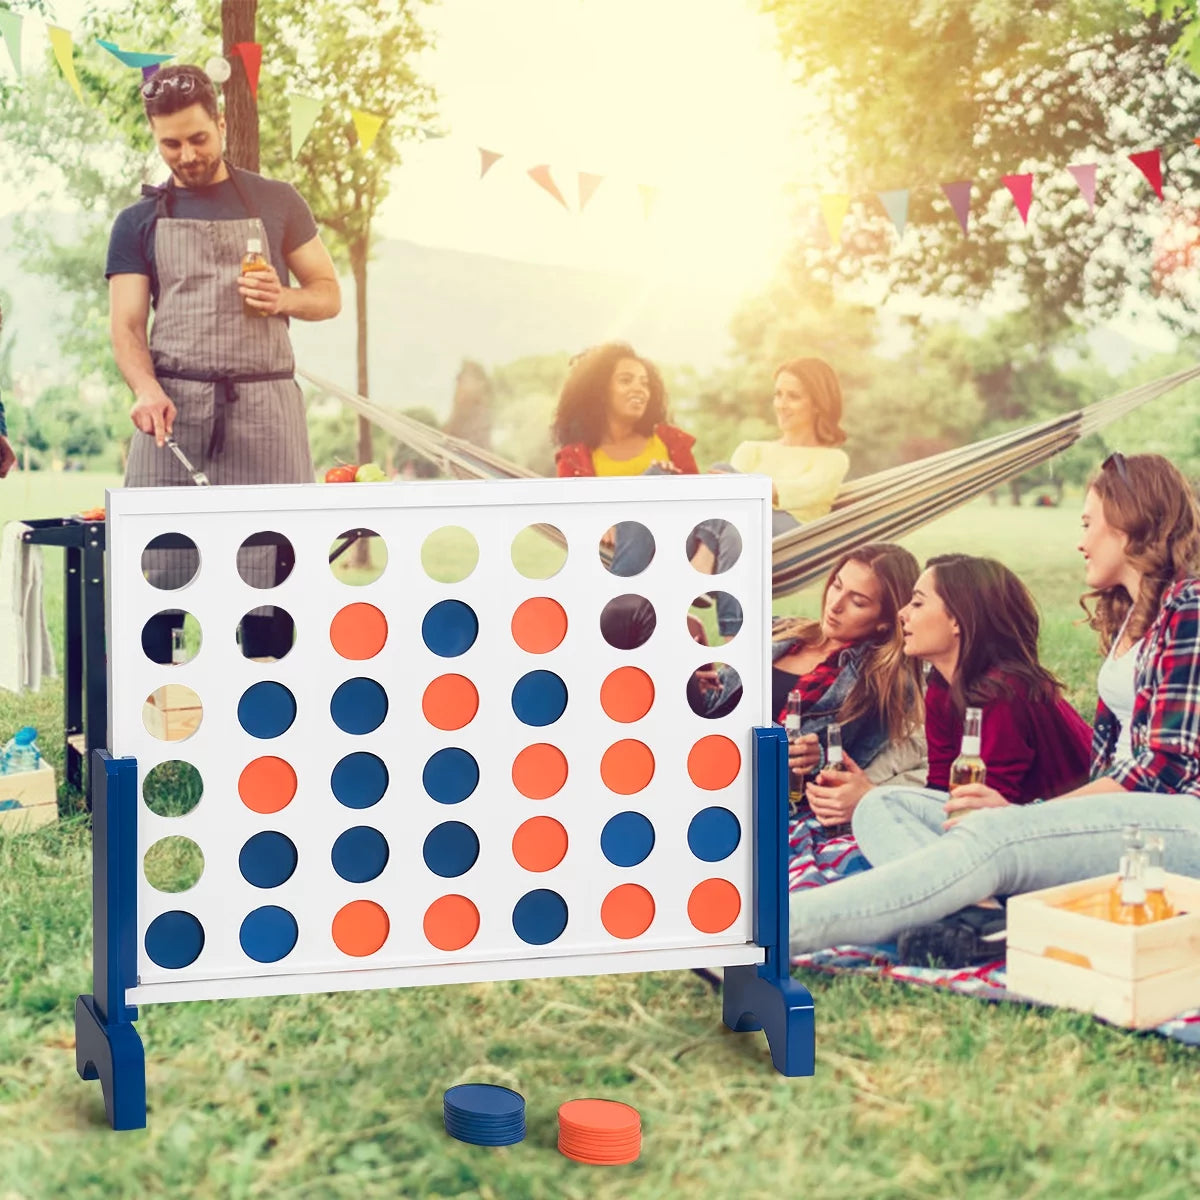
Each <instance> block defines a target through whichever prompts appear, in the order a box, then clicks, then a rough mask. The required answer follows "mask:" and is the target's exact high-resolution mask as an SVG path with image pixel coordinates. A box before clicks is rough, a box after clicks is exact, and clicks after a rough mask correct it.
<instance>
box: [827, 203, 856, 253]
mask: <svg viewBox="0 0 1200 1200" xmlns="http://www.w3.org/2000/svg"><path fill="white" fill-rule="evenodd" d="M849 210H850V197H849V196H848V195H847V194H846V193H845V192H834V193H832V194H831V195H828V196H822V197H821V216H822V217H824V218H825V228H826V229H827V230H828V231H829V240H830V242H831V243H832V245H833V248H834V249H835V250H836V249H837V248H838V247H839V246H840V245H841V244H842V222H843V221H845V219H846V213H847V212H848V211H849Z"/></svg>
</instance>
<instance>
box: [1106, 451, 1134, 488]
mask: <svg viewBox="0 0 1200 1200" xmlns="http://www.w3.org/2000/svg"><path fill="white" fill-rule="evenodd" d="M1109 467H1112V469H1113V470H1114V471H1116V473H1117V478H1118V479H1119V480H1120V481H1121V482H1122V483H1123V484H1124V485H1125V486H1126V487H1130V486H1131V485H1130V483H1129V468H1128V467H1127V466H1126V465H1125V455H1123V454H1122V453H1121V452H1120V450H1114V451H1113V452H1112V453H1111V454H1110V455H1109V456H1108V457H1107V458H1106V459H1105V460H1104V461H1103V462H1102V463H1101V464H1100V470H1102V471H1107V470H1108V468H1109Z"/></svg>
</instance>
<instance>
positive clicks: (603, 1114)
mask: <svg viewBox="0 0 1200 1200" xmlns="http://www.w3.org/2000/svg"><path fill="white" fill-rule="evenodd" d="M558 1148H559V1150H560V1151H561V1152H562V1153H563V1154H565V1155H566V1156H567V1158H572V1159H574V1160H575V1161H576V1162H581V1163H593V1164H595V1165H596V1166H606V1165H615V1164H617V1163H631V1162H636V1161H637V1157H638V1155H639V1154H641V1152H642V1118H641V1115H640V1114H639V1113H638V1110H637V1109H636V1108H630V1107H629V1105H628V1104H620V1103H618V1102H617V1101H616V1100H568V1101H567V1102H566V1104H564V1105H562V1106H561V1107H560V1108H559V1110H558Z"/></svg>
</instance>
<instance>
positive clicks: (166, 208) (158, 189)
mask: <svg viewBox="0 0 1200 1200" xmlns="http://www.w3.org/2000/svg"><path fill="white" fill-rule="evenodd" d="M225 170H226V171H227V172H228V174H229V182H230V183H232V184H233V190H234V191H235V192H237V197H238V199H239V200H240V201H241V202H242V207H243V208H244V209H245V210H246V216H248V217H250V218H252V219H254V220H260V219H261V218H260V215H259V211H258V207H257V206H256V205H255V204H254V202H253V201H252V200H251V199H250V197H249V195H248V194H247V193H246V191H245V189H244V188H243V187H242V185H241V184H240V183H238V178H237V168H236V167H235V166H234V165H233V164H232V163H231V162H230V161H229V160H228V159H225ZM175 191H176V188H175V176H174V175H171V176H169V177H168V178H167V182H166V183H164V184H160V185H155V184H153V183H143V184H142V196H143V197H145V198H153V200H154V220H153V221H152V222H151V225H152V226H153V225H154V224H155V223H157V222H158V221H162V220H166V219H169V218H171V217H173V216H174V215H175V214H174V212H173V211H172V209H173V208H174V204H175Z"/></svg>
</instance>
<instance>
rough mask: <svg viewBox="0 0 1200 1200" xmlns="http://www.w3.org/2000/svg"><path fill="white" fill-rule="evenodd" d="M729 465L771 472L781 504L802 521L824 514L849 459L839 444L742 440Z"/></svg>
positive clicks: (751, 472) (756, 472)
mask: <svg viewBox="0 0 1200 1200" xmlns="http://www.w3.org/2000/svg"><path fill="white" fill-rule="evenodd" d="M729 465H730V466H732V467H733V468H734V469H735V470H738V471H741V472H743V473H744V474H746V475H770V477H771V479H772V481H773V482H774V484H775V492H776V494H777V496H778V497H779V507H780V508H782V509H786V510H787V511H788V512H790V513H791V514H792V516H793V517H795V518H796V520H797V521H800V522H801V523H803V522H804V521H815V520H816V519H817V517H823V516H824V515H825V514H826V513H827V512H828V511H829V510H830V508H832V507H833V501H834V497H835V496H836V495H837V491H838V488H839V487H841V486H842V480H843V479H845V478H846V472H847V471H848V470H850V459H849V458H848V457H847V455H846V452H845V451H844V450H839V449H838V448H837V447H836V446H785V445H784V444H783V443H782V442H743V443H742V444H741V445H740V446H739V447H738V448H737V449H736V450H735V451H734V452H733V457H732V458H731V459H730V460H729Z"/></svg>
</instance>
